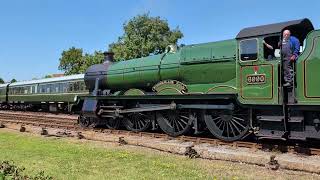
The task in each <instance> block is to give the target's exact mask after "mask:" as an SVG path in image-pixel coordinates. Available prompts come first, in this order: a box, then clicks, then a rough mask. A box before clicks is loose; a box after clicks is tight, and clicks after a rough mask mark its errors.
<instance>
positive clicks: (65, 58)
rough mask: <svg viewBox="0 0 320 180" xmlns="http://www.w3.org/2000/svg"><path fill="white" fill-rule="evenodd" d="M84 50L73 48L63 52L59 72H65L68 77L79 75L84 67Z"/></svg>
mask: <svg viewBox="0 0 320 180" xmlns="http://www.w3.org/2000/svg"><path fill="white" fill-rule="evenodd" d="M82 53H83V51H82V49H79V48H75V47H71V48H69V49H68V50H66V51H63V52H62V54H61V58H60V59H59V61H60V64H59V70H63V71H65V74H66V75H70V74H77V73H79V71H80V69H81V66H82V65H83V59H82Z"/></svg>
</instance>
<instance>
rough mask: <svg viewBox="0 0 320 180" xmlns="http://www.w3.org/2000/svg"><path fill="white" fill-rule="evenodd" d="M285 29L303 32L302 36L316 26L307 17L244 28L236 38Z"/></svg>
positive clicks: (279, 31) (272, 32)
mask: <svg viewBox="0 0 320 180" xmlns="http://www.w3.org/2000/svg"><path fill="white" fill-rule="evenodd" d="M284 29H289V30H290V31H295V32H298V31H299V32H301V33H303V34H301V37H305V36H306V35H307V34H308V33H309V32H310V31H312V30H313V29H314V28H313V25H312V23H311V21H310V20H309V19H307V18H304V19H299V20H293V21H286V22H281V23H275V24H268V25H262V26H255V27H248V28H244V29H242V30H241V31H240V32H239V33H238V35H237V37H236V39H243V38H249V37H256V36H263V35H268V34H278V33H281V32H282V31H283V30H284Z"/></svg>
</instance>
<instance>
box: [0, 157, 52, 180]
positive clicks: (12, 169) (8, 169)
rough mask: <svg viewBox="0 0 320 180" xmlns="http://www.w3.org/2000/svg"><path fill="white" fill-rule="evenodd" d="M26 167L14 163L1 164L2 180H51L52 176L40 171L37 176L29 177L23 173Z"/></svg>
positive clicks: (3, 162)
mask: <svg viewBox="0 0 320 180" xmlns="http://www.w3.org/2000/svg"><path fill="white" fill-rule="evenodd" d="M24 170H25V168H24V167H18V166H16V165H14V162H10V161H2V162H0V180H51V179H53V178H52V177H51V176H48V175H45V173H44V172H43V171H40V172H39V173H37V174H36V175H35V176H28V175H25V174H24V173H23V171H24Z"/></svg>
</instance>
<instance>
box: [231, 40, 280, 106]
mask: <svg viewBox="0 0 320 180" xmlns="http://www.w3.org/2000/svg"><path fill="white" fill-rule="evenodd" d="M262 40H263V39H258V38H250V39H242V40H239V41H238V63H237V79H238V83H237V86H238V91H239V92H238V93H239V96H238V99H239V101H240V102H241V103H243V104H279V95H278V68H279V61H277V60H268V59H266V58H265V57H264V53H263V43H262Z"/></svg>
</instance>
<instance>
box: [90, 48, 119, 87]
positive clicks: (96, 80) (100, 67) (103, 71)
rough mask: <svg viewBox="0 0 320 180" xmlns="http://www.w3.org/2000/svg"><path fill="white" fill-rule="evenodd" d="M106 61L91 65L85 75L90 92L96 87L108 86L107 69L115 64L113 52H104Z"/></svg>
mask: <svg viewBox="0 0 320 180" xmlns="http://www.w3.org/2000/svg"><path fill="white" fill-rule="evenodd" d="M103 54H104V62H103V63H102V64H95V65H92V66H90V67H89V68H88V69H87V71H86V73H85V76H84V81H85V83H86V86H87V88H88V89H89V91H90V92H93V91H94V90H95V89H97V90H98V89H106V88H107V71H108V68H109V67H110V66H111V65H112V64H113V53H112V52H104V53H103Z"/></svg>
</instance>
